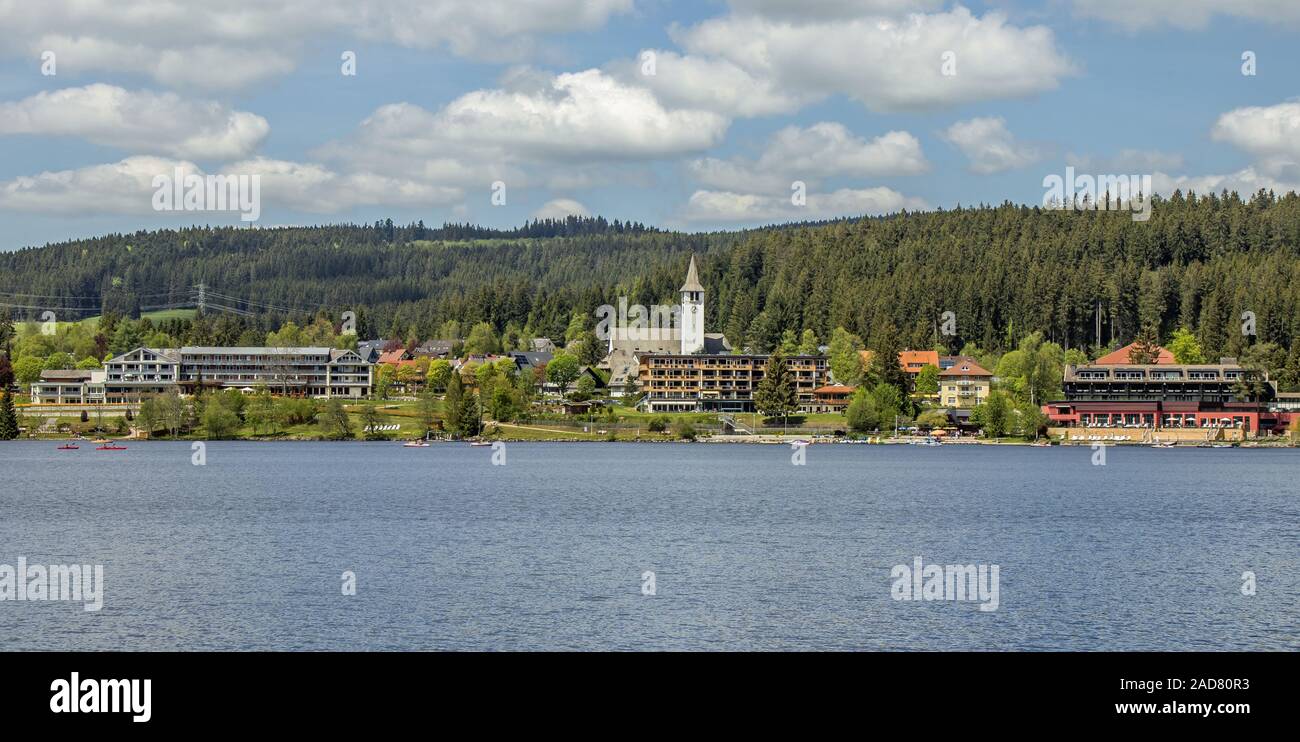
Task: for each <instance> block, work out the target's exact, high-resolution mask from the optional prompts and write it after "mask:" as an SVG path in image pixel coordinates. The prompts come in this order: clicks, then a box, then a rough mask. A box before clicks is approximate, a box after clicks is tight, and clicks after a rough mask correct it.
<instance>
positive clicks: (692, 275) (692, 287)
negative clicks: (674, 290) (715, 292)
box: [681, 255, 704, 291]
mask: <svg viewBox="0 0 1300 742" xmlns="http://www.w3.org/2000/svg"><path fill="white" fill-rule="evenodd" d="M681 290H682V291H704V287H703V286H701V285H700V276H699V274H698V273H696V272H695V256H694V255H692V256H691V267H690V268H688V269H687V270H686V283H684V284H682V288H681Z"/></svg>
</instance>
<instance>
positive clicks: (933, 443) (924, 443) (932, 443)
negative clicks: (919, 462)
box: [912, 437, 943, 446]
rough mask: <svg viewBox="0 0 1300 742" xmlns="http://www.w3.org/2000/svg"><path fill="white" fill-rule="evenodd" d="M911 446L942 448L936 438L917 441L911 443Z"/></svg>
mask: <svg viewBox="0 0 1300 742" xmlns="http://www.w3.org/2000/svg"><path fill="white" fill-rule="evenodd" d="M912 445H913V446H942V445H943V443H940V442H939V439H938V438H933V437H932V438H922V439H921V440H919V441H912Z"/></svg>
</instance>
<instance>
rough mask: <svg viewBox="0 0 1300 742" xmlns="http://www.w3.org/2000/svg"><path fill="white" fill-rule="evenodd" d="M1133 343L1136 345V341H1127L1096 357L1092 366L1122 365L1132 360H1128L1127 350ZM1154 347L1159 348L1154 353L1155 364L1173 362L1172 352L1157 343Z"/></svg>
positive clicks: (1130, 348)
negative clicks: (1116, 348) (1125, 343)
mask: <svg viewBox="0 0 1300 742" xmlns="http://www.w3.org/2000/svg"><path fill="white" fill-rule="evenodd" d="M1135 345H1137V343H1136V342H1132V343H1129V344H1128V345H1125V346H1124V347H1123V348H1120V349H1119V350H1117V351H1114V352H1113V353H1107V354H1106V355H1104V356H1102V357H1101V358H1098V359H1097V360H1095V361H1093V363H1092V365H1094V366H1117V365H1122V364H1128V363H1132V361H1130V360H1129V359H1128V354H1129V351H1131V350H1133V346H1135ZM1156 347H1157V348H1159V349H1160V351H1159V353H1158V354H1157V355H1156V363H1157V364H1160V363H1174V362H1175V360H1174V354H1173V353H1170V352H1169V351H1168V350H1165V349H1164V348H1162V347H1160V346H1159V345H1157V346H1156Z"/></svg>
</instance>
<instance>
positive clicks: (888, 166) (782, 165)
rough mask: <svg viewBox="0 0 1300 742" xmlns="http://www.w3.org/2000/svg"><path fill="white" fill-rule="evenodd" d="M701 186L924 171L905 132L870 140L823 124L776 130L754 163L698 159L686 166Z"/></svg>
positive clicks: (759, 186) (762, 186) (772, 184)
mask: <svg viewBox="0 0 1300 742" xmlns="http://www.w3.org/2000/svg"><path fill="white" fill-rule="evenodd" d="M690 169H691V171H692V172H693V173H694V174H695V176H696V177H697V178H698V179H699V180H700V182H701V183H703V184H705V185H706V186H709V187H711V188H720V189H724V190H741V191H754V190H768V191H777V190H781V189H784V188H789V186H790V183H791V182H792V181H794V180H803V181H808V182H817V181H820V180H821V179H824V178H830V177H836V176H886V175H917V174H919V173H923V172H925V171H926V170H928V169H929V163H928V162H927V161H926V159H925V154H924V153H923V152H922V151H921V143H920V141H918V140H917V138H916V137H914V136H912V135H911V134H909V133H908V132H905V131H891V132H888V133H886V134H884V135H881V136H879V137H876V138H875V139H872V140H870V141H868V140H866V139H863V138H861V137H858V136H855V135H854V134H853V133H852V132H850V131H849V130H848V129H847V128H845V127H844V125H843V124H839V123H835V122H826V121H823V122H821V123H817V124H813V125H811V126H808V127H799V126H788V127H786V128H784V129H781V130H780V131H778V132H777V133H776V134H775V135H774V136H773V137H772V139H771V141H770V142H769V143H768V144H767V147H766V148H765V149H764V151H763V153H762V155H760V156H759V157H758V159H757V160H748V159H744V158H733V159H730V160H720V159H717V158H713V157H707V158H702V159H698V160H695V161H693V162H692V163H691V164H690Z"/></svg>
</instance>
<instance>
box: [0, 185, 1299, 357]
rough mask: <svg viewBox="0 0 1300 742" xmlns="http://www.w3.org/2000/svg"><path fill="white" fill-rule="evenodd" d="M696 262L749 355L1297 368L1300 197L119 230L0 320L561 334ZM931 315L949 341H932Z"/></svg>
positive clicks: (6, 273) (50, 266) (43, 260)
mask: <svg viewBox="0 0 1300 742" xmlns="http://www.w3.org/2000/svg"><path fill="white" fill-rule="evenodd" d="M691 254H695V255H696V256H697V259H698V261H699V265H700V277H701V280H702V281H703V283H704V285H705V287H706V289H707V290H708V296H709V299H708V305H707V312H708V316H707V320H706V321H707V326H708V328H709V330H710V331H724V332H726V333H727V335H728V337H729V338H730V339H731V340H732V342H733V344H734V345H735V346H736V347H737V348H741V347H748V348H750V349H753V350H755V351H762V350H767V349H771V348H773V347H774V346H776V345H777V344H779V343H780V341H781V337H782V335H783V333H786V332H788V331H791V330H793V331H794V332H796V333H802V332H803V331H804V330H811V331H813V333H815V334H816V336H817V337H818V338H821V339H822V340H823V342H824V341H825V340H826V339H828V338H829V337H830V336H831V333H832V331H833V330H834V329H835V328H836V327H844V328H846V329H847V330H849V331H850V332H852V333H855V334H857V335H860V336H861V337H862V338H864V340H865V341H866V343H867V345H868V346H870V345H871V343H872V340H871V338H872V336H873V334H875V333H878V332H881V331H882V329H881V328H885V327H889V326H890V325H892V328H896V332H897V334H898V335H900V336H901V340H902V342H903V343H904V344H905V345H907V346H911V347H934V346H942V347H947V348H951V349H953V350H954V351H955V350H957V349H960V348H963V347H968V346H972V345H973V346H977V347H979V348H981V349H984V350H986V351H994V352H996V351H1005V350H1009V349H1011V348H1014V347H1016V345H1017V343H1018V342H1019V340H1020V339H1022V338H1023V337H1025V336H1026V335H1028V334H1030V333H1033V332H1041V333H1042V335H1043V336H1044V338H1045V339H1047V340H1050V341H1052V342H1055V343H1057V344H1059V345H1060V346H1061V347H1063V348H1066V349H1079V350H1082V351H1084V352H1085V353H1089V354H1091V353H1094V352H1096V351H1098V350H1101V349H1106V348H1113V347H1116V346H1118V345H1120V344H1122V343H1125V342H1128V341H1130V340H1133V339H1134V338H1135V337H1136V336H1137V335H1138V333H1139V330H1140V329H1142V328H1144V327H1149V328H1154V329H1155V330H1156V333H1157V335H1158V337H1159V338H1160V339H1161V340H1162V341H1164V340H1167V339H1168V338H1169V337H1170V335H1171V334H1172V333H1173V332H1174V331H1175V330H1177V329H1179V328H1187V329H1189V330H1190V331H1191V332H1192V333H1193V334H1194V335H1195V336H1196V338H1197V339H1198V340H1199V341H1200V344H1201V346H1202V348H1203V349H1204V352H1205V355H1206V356H1207V357H1210V358H1217V357H1218V356H1219V355H1237V354H1238V353H1239V352H1242V351H1244V350H1245V347H1246V346H1248V345H1251V344H1258V343H1264V344H1269V343H1271V344H1275V346H1276V348H1277V349H1278V351H1279V352H1280V353H1281V354H1282V355H1283V357H1287V356H1289V357H1290V360H1294V359H1295V353H1293V352H1290V351H1292V349H1297V348H1300V343H1297V342H1296V340H1297V338H1300V313H1298V312H1297V311H1296V308H1297V307H1298V306H1300V197H1297V196H1296V195H1295V194H1293V193H1292V194H1287V195H1285V196H1280V197H1279V196H1275V195H1273V194H1271V193H1265V192H1261V193H1259V194H1256V195H1255V196H1254V197H1253V198H1251V199H1249V200H1245V199H1242V198H1239V197H1238V196H1236V195H1235V194H1222V195H1210V196H1184V195H1182V194H1178V193H1176V194H1174V196H1173V197H1171V198H1169V199H1157V200H1156V201H1155V204H1154V207H1153V214H1152V217H1151V219H1150V220H1149V221H1146V222H1135V221H1133V220H1132V219H1131V215H1130V214H1129V213H1128V212H1109V213H1107V212H1093V211H1084V212H1073V211H1053V210H1044V209H1041V208H1036V207H1025V206H1018V205H1012V204H1003V205H1001V206H995V207H987V206H981V207H978V208H959V209H955V210H947V211H935V212H926V213H903V214H898V215H893V216H890V217H884V218H871V219H846V220H837V221H834V222H827V223H808V224H795V225H783V226H780V227H772V228H764V229H756V230H748V231H741V232H725V233H697V234H685V233H678V232H668V231H660V230H656V229H653V228H649V227H646V226H644V225H641V224H634V223H627V222H618V221H614V222H609V221H606V220H604V219H589V218H576V217H571V218H569V219H568V220H564V221H547V222H534V223H532V224H529V225H525V226H524V227H521V228H519V229H515V230H507V231H501V230H492V229H487V228H481V227H475V226H472V225H455V224H449V225H445V226H443V227H441V228H428V227H425V226H424V225H423V224H422V223H421V224H414V225H408V226H398V225H394V224H392V223H391V222H382V223H375V224H373V225H339V226H319V227H293V228H276V229H240V228H191V229H180V230H161V231H154V232H137V233H134V234H113V235H106V236H102V237H96V238H91V239H84V240H75V241H71V242H65V243H60V244H52V245H46V246H44V247H34V248H27V249H22V250H18V251H15V252H9V253H0V304H2V305H4V306H3V307H0V309H5V308H7V309H8V310H9V311H10V312H11V313H12V314H13V316H14V317H15V318H16V319H23V318H31V319H37V318H39V317H40V315H41V313H42V312H43V311H46V310H49V311H54V312H55V313H56V315H57V316H58V318H59V319H60V320H72V319H79V318H81V317H85V316H90V315H98V314H101V313H104V314H106V315H113V316H121V317H131V316H137V315H138V314H139V313H140V312H141V311H149V310H150V309H156V308H166V307H179V306H193V304H194V301H195V299H196V289H195V287H196V286H197V285H199V284H203V285H204V287H205V290H206V291H207V292H209V293H207V294H206V297H207V298H208V303H209V305H216V306H218V307H225V309H213V310H212V311H213V312H226V311H228V310H229V309H236V310H240V312H244V313H247V314H241V313H234V315H233V317H231V318H229V320H224V321H225V322H226V324H230V320H234V325H235V326H236V327H244V328H248V327H254V328H260V330H261V331H263V332H265V331H269V330H273V329H276V328H278V327H280V326H281V324H282V323H283V322H285V321H286V320H293V321H295V322H297V323H298V324H300V325H305V324H307V323H308V322H310V321H312V320H313V319H314V318H315V317H316V316H317V315H320V316H325V317H341V315H342V313H343V312H344V311H347V310H352V311H354V312H356V313H357V315H358V327H357V329H358V332H359V334H360V335H361V336H362V337H374V336H383V337H390V338H393V337H396V338H407V337H412V336H418V337H434V336H436V334H437V332H438V330H439V328H442V327H445V326H446V325H445V323H448V322H449V321H454V322H457V323H459V325H460V326H462V327H470V326H472V325H473V324H475V323H478V322H483V321H486V322H488V323H491V324H492V325H493V327H495V328H496V330H497V331H498V332H502V331H505V330H506V329H507V327H513V328H515V329H516V330H519V331H521V332H523V333H525V334H527V335H529V336H532V335H546V336H551V337H555V338H557V339H558V338H562V337H564V335H565V331H566V328H569V327H570V324H571V320H572V317H573V315H574V314H575V313H581V314H584V315H585V316H587V317H591V311H592V310H593V309H594V308H595V307H596V306H598V305H600V304H604V303H616V301H617V297H619V296H627V297H628V298H629V301H630V302H632V303H637V302H640V303H642V304H650V303H672V302H674V301H675V300H676V290H677V288H678V286H679V285H680V284H681V281H682V277H683V275H684V274H685V268H686V264H687V261H688V258H689V256H690V255H691ZM944 312H952V313H953V317H954V318H955V322H956V327H955V331H956V332H955V335H948V334H944V333H943V332H942V331H941V330H942V329H943V328H942V319H941V315H942V314H943V313H944ZM1244 312H1252V313H1253V316H1254V318H1255V335H1253V336H1252V335H1243V333H1242V331H1241V328H1242V321H1243V320H1242V315H1243V313H1244ZM1099 316H1100V323H1099V322H1098V317H1099ZM594 321H595V319H594V318H591V319H590V322H593V323H594ZM1099 324H1100V343H1098V334H1099V330H1098V325H1099ZM891 331H892V330H891ZM1288 365H1290V364H1288Z"/></svg>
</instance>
